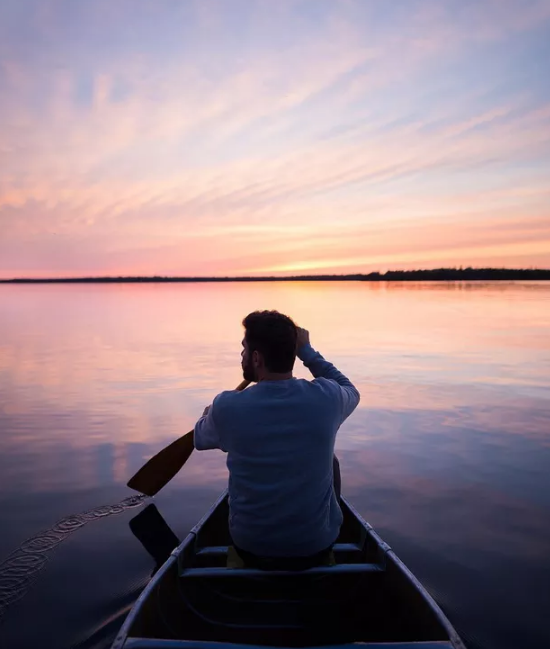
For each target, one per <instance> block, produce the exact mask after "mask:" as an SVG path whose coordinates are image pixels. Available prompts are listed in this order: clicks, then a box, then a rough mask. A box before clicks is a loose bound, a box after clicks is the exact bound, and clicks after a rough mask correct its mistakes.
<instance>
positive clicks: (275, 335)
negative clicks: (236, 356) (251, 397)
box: [241, 311, 297, 381]
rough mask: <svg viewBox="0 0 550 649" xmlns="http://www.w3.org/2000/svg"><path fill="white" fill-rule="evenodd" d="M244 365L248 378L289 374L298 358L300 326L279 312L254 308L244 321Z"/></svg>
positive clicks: (254, 379)
mask: <svg viewBox="0 0 550 649" xmlns="http://www.w3.org/2000/svg"><path fill="white" fill-rule="evenodd" d="M243 327H244V329H245V331H244V338H243V351H242V354H241V357H242V368H243V376H244V378H245V379H247V380H248V381H259V380H261V379H262V378H264V377H265V375H266V374H267V375H271V374H288V373H290V372H292V368H293V367H294V361H295V360H296V337H297V329H296V325H295V324H294V322H293V321H292V320H291V319H290V318H289V317H288V316H286V315H283V314H282V313H279V312H278V311H254V312H253V313H250V314H248V315H247V316H246V318H245V319H244V320H243Z"/></svg>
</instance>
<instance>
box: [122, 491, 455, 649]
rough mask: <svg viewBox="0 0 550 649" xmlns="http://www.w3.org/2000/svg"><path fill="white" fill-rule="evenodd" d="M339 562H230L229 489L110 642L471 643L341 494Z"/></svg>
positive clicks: (228, 645) (137, 646) (229, 647)
mask: <svg viewBox="0 0 550 649" xmlns="http://www.w3.org/2000/svg"><path fill="white" fill-rule="evenodd" d="M341 506H342V511H343V514H344V522H343V525H342V528H341V531H340V535H339V537H338V539H337V542H336V544H335V546H334V556H335V559H336V563H335V565H332V566H325V567H315V568H310V569H308V570H303V571H300V572H296V571H284V570H277V571H273V570H257V569H250V568H228V567H227V555H228V549H229V546H230V543H231V539H230V536H229V529H228V515H229V505H228V496H227V491H226V492H224V493H223V494H222V495H221V497H220V498H219V499H218V500H217V502H216V503H215V504H214V505H213V506H212V507H211V509H210V511H208V512H207V514H206V515H205V516H204V517H203V518H202V520H201V521H200V522H199V523H198V524H197V525H196V526H195V527H194V528H193V529H192V530H191V532H190V533H189V534H188V536H187V538H186V539H185V540H184V541H183V542H182V543H181V545H179V546H178V547H177V548H175V550H173V552H172V553H171V555H170V557H169V558H168V560H167V561H166V562H165V563H164V564H163V565H162V566H161V568H160V569H159V570H158V571H157V572H156V573H155V574H154V576H153V577H152V579H151V581H150V582H149V583H148V585H147V586H146V588H145V589H144V590H143V592H142V593H141V595H140V597H139V598H138V600H137V601H136V603H135V604H134V606H133V607H132V609H131V610H130V612H129V614H128V616H127V618H126V620H125V622H124V624H123V625H122V627H121V629H120V632H119V633H118V635H117V637H116V639H115V641H114V643H113V645H112V649H254V648H259V647H268V646H270V647H273V646H276V647H321V646H322V647H324V648H325V649H328V648H330V649H344V648H346V649H347V648H349V649H351V647H352V646H357V645H359V646H361V647H365V649H367V648H368V649H382V648H384V647H386V648H387V649H390V647H391V649H405V648H406V647H410V648H411V649H413V648H414V649H465V647H464V644H463V643H462V641H461V639H460V637H459V636H458V634H457V632H456V631H455V630H454V628H453V627H452V625H451V623H450V622H449V620H448V619H447V617H446V616H445V614H444V613H443V611H442V610H441V609H440V608H439V606H438V605H437V604H436V602H435V601H434V600H433V599H432V597H431V596H430V595H429V593H428V592H427V591H426V590H425V589H424V587H423V586H422V585H421V584H420V582H419V581H418V580H417V579H416V578H415V577H414V575H413V574H412V573H411V572H410V570H409V569H408V568H407V567H406V566H405V565H404V564H403V563H402V562H401V561H400V560H399V558H398V557H397V556H396V555H395V553H394V552H393V551H392V550H391V548H390V547H389V546H388V545H387V544H386V543H385V542H384V541H383V540H382V539H381V538H380V537H379V536H378V534H377V533H376V532H375V531H374V530H373V528H372V527H371V526H370V525H369V524H368V523H366V522H365V521H364V520H363V519H362V518H361V516H360V515H359V514H358V513H357V511H355V509H354V508H353V507H352V506H351V505H350V504H349V502H348V501H347V500H346V499H345V498H342V503H341Z"/></svg>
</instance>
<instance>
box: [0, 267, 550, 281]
mask: <svg viewBox="0 0 550 649" xmlns="http://www.w3.org/2000/svg"><path fill="white" fill-rule="evenodd" d="M494 280H505V281H511V280H550V270H542V269H527V268H523V269H513V268H434V269H431V270H389V271H387V272H385V273H378V272H375V273H368V274H363V273H354V274H351V275H293V276H291V277H163V276H161V275H154V276H148V277H63V278H51V279H33V278H27V279H24V278H19V279H9V280H0V282H2V283H11V284H36V283H39V284H46V283H48V284H49V283H55V284H72V283H79V284H86V283H89V284H91V283H94V284H95V283H119V282H327V281H328V282H350V281H361V282H411V281H414V282H430V281H431V282H458V281H468V282H470V281H494Z"/></svg>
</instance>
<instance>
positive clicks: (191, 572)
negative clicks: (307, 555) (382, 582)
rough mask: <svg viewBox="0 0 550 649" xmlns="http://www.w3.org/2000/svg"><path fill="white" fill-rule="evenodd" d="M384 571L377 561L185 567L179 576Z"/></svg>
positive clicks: (294, 575)
mask: <svg viewBox="0 0 550 649" xmlns="http://www.w3.org/2000/svg"><path fill="white" fill-rule="evenodd" d="M372 572H384V568H383V567H382V566H380V565H379V564H377V563H340V564H337V565H335V566H320V567H318V568H309V569H307V570H258V569H257V568H185V569H184V570H182V571H181V573H180V577H186V578H200V579H224V578H233V577H269V578H271V577H291V576H292V577H297V576H300V575H311V576H320V575H335V574H336V575H338V574H339V575H343V574H363V573H372Z"/></svg>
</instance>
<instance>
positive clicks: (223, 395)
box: [213, 388, 250, 410]
mask: <svg viewBox="0 0 550 649" xmlns="http://www.w3.org/2000/svg"><path fill="white" fill-rule="evenodd" d="M249 390H250V388H249ZM245 392H248V390H243V391H242V392H239V391H238V390H224V391H223V392H220V393H219V394H218V395H216V397H214V402H213V406H214V408H215V409H216V410H222V409H225V408H230V407H231V406H232V405H234V404H237V403H241V402H242V400H243V397H244V394H245Z"/></svg>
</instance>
